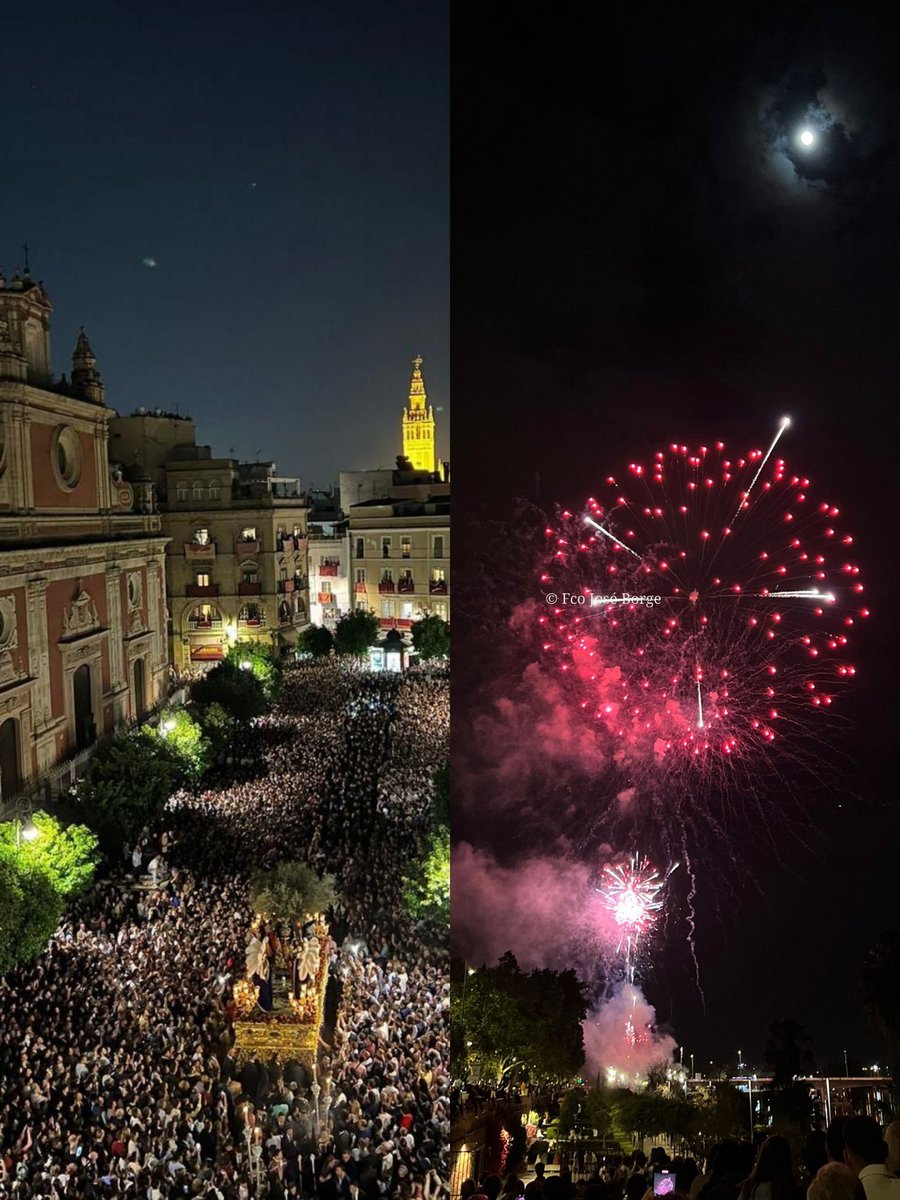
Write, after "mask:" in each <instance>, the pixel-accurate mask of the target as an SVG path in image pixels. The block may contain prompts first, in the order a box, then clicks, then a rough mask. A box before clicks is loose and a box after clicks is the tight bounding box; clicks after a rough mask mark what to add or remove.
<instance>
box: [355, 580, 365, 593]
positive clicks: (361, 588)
mask: <svg viewBox="0 0 900 1200" xmlns="http://www.w3.org/2000/svg"><path fill="white" fill-rule="evenodd" d="M353 590H354V592H356V594H357V596H364V595H365V594H366V585H365V584H364V583H355V584H354V585H353Z"/></svg>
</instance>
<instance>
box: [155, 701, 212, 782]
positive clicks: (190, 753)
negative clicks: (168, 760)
mask: <svg viewBox="0 0 900 1200" xmlns="http://www.w3.org/2000/svg"><path fill="white" fill-rule="evenodd" d="M157 733H158V734H159V736H160V737H161V738H163V739H164V740H165V742H166V745H167V746H168V747H169V748H170V750H172V751H173V752H174V754H175V755H176V757H177V758H178V759H179V760H180V764H181V769H182V771H183V772H184V775H185V778H187V779H190V780H191V782H193V783H196V782H197V781H198V780H199V779H201V778H202V776H203V775H204V774H205V773H206V771H207V770H208V769H209V765H210V762H211V761H212V743H211V742H210V739H209V738H208V737H207V736H206V734H205V733H204V731H203V726H202V725H201V724H200V721H199V720H198V719H196V718H195V717H194V716H193V714H192V713H190V712H188V710H187V709H186V708H170V709H167V710H166V711H165V712H164V713H163V714H162V716H161V717H160V721H159V725H158V726H157Z"/></svg>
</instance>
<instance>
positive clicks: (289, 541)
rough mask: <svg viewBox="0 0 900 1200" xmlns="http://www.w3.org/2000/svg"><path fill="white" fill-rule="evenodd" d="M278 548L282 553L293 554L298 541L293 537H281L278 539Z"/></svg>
mask: <svg viewBox="0 0 900 1200" xmlns="http://www.w3.org/2000/svg"><path fill="white" fill-rule="evenodd" d="M278 549H279V550H280V551H281V553H282V554H293V553H294V550H295V549H296V543H295V542H294V539H293V538H292V537H280V538H279V539H278Z"/></svg>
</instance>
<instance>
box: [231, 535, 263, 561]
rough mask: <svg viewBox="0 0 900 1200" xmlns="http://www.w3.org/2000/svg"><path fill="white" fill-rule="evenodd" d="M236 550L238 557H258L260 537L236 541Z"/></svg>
mask: <svg viewBox="0 0 900 1200" xmlns="http://www.w3.org/2000/svg"><path fill="white" fill-rule="evenodd" d="M234 548H235V550H236V552H237V556H238V558H257V557H258V555H259V549H260V546H259V538H256V539H255V540H254V541H252V542H250V541H247V542H244V541H241V542H235V547H234Z"/></svg>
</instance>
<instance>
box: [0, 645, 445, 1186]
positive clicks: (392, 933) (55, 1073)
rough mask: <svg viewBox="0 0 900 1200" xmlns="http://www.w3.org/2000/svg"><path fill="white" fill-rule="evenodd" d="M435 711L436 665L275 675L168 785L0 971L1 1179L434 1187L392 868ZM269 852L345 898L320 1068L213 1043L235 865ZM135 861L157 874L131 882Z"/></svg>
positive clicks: (415, 985) (440, 1023)
mask: <svg viewBox="0 0 900 1200" xmlns="http://www.w3.org/2000/svg"><path fill="white" fill-rule="evenodd" d="M448 722H449V692H448V682H447V679H446V677H444V676H441V675H439V674H426V673H422V674H415V673H411V674H409V675H408V676H406V677H404V678H403V679H400V678H398V677H392V676H371V675H367V674H361V673H359V672H355V671H353V670H348V669H346V668H343V667H341V666H339V665H337V664H334V663H333V662H332V663H327V664H310V665H305V666H301V667H298V668H295V669H292V670H289V671H288V672H287V674H286V682H285V688H284V692H283V694H282V697H281V699H280V700H279V702H278V704H277V706H276V708H275V710H274V711H273V712H272V714H270V715H269V716H267V717H265V718H263V719H261V720H259V721H258V722H257V723H256V725H255V726H254V727H253V728H252V729H251V730H249V731H248V733H247V734H245V735H244V737H243V739H242V741H241V742H240V743H239V744H237V745H236V746H235V747H234V752H233V755H232V756H231V760H230V761H229V762H228V763H227V764H226V765H225V766H224V767H223V768H222V771H221V778H219V779H218V781H217V783H216V786H214V787H208V788H207V789H206V790H203V791H200V792H198V793H197V794H194V793H191V792H188V791H184V792H180V793H178V794H177V795H176V796H174V797H173V799H172V801H171V804H170V810H169V812H168V814H167V824H166V829H165V831H164V833H163V834H162V835H161V836H154V837H153V838H149V837H148V838H147V839H146V840H145V843H144V844H143V845H141V846H139V847H137V848H131V847H127V848H126V850H125V853H124V855H123V864H122V868H121V870H116V871H114V872H113V873H112V875H111V876H110V877H108V878H105V879H104V880H101V881H100V882H99V883H98V884H97V885H95V887H94V888H93V889H92V891H91V892H90V893H89V895H88V896H87V897H86V898H84V899H83V900H82V901H80V902H79V903H78V905H77V906H75V907H74V908H73V910H72V911H71V912H70V913H69V914H68V915H67V917H66V920H65V923H64V924H63V925H62V926H61V927H60V929H59V930H58V932H57V934H56V936H55V937H54V939H53V941H52V943H51V945H50V947H49V948H48V950H47V952H46V953H45V954H44V955H42V956H41V958H39V959H38V960H37V961H36V962H34V963H32V964H30V965H29V966H27V967H24V968H20V969H18V970H16V971H15V972H13V973H11V974H10V975H9V976H8V977H7V978H6V979H5V980H3V981H0V1012H2V1017H0V1197H3V1198H6V1197H16V1198H17V1200H39V1198H41V1200H43V1198H66V1200H69V1198H73V1200H74V1198H78V1200H80V1198H82V1197H85V1198H88V1200H92V1198H94V1197H108V1196H116V1197H119V1196H131V1197H134V1198H135V1200H174V1198H175V1197H213V1198H217V1200H245V1198H246V1200H249V1197H252V1196H265V1197H271V1198H273V1200H281V1198H282V1197H297V1196H301V1195H302V1196H313V1195H315V1196H318V1197H320V1198H321V1200H356V1198H357V1197H358V1198H359V1200H364V1198H371V1200H377V1198H379V1197H395V1196H396V1197H401V1198H403V1200H437V1198H438V1197H439V1196H440V1195H441V1193H445V1192H446V1189H447V1185H446V1177H447V1170H446V1165H447V1150H446V1147H447V1142H448V1135H449V1088H450V1081H449V1068H448V1020H449V975H448V969H447V950H446V933H445V931H444V935H443V936H442V935H441V931H439V930H427V929H424V928H421V927H418V926H416V925H415V924H414V923H413V921H412V920H411V919H410V918H409V917H408V916H407V914H406V911H405V909H404V905H403V902H402V883H403V876H404V873H405V872H406V871H407V869H408V867H409V864H410V863H411V862H412V861H414V860H415V858H416V855H417V854H418V852H419V850H420V848H421V845H422V841H423V837H424V836H425V832H426V829H427V822H428V809H429V805H430V803H431V800H432V791H433V776H434V772H435V770H436V769H437V768H438V767H439V766H441V765H442V764H443V763H444V762H445V761H446V759H447V753H448V748H447V739H448ZM135 849H137V851H138V853H137V854H135ZM285 858H300V859H304V860H305V861H307V862H309V863H310V864H311V865H312V866H314V867H315V868H316V869H317V870H318V871H319V872H320V873H325V872H327V873H329V874H331V875H333V876H334V877H335V880H336V889H337V892H338V894H339V897H340V900H339V903H338V905H337V906H336V909H335V911H334V913H333V914H332V915H331V934H332V938H333V939H334V947H333V950H332V961H331V966H330V974H331V983H330V986H329V992H328V995H327V1003H326V1024H325V1027H324V1028H323V1034H322V1037H323V1045H322V1050H321V1054H320V1057H319V1061H318V1064H317V1068H316V1075H315V1077H312V1076H311V1074H310V1070H309V1069H308V1067H304V1066H302V1065H300V1064H297V1063H294V1064H286V1065H285V1066H284V1067H279V1066H277V1065H276V1064H272V1063H268V1064H267V1063H249V1064H244V1065H242V1066H239V1065H238V1064H237V1063H236V1062H235V1060H234V1058H233V1056H232V1055H231V1054H230V1050H231V1047H232V1042H233V1034H232V1032H231V1030H230V1027H229V1024H228V1021H227V1017H226V1013H227V1008H228V1003H229V1000H230V994H231V988H232V985H233V983H234V982H235V981H236V979H238V978H240V976H241V975H242V974H243V970H244V948H245V944H246V941H247V935H248V931H249V929H250V927H251V923H252V919H253V917H252V913H251V912H250V909H249V907H248V878H249V875H250V873H251V872H252V871H253V870H254V869H257V868H260V867H263V868H264V867H266V866H271V865H272V864H274V863H276V862H277V861H279V860H281V859H285ZM147 862H153V863H154V871H155V874H156V876H157V878H158V879H159V881H160V882H159V885H158V887H157V888H156V889H148V888H136V887H135V886H134V884H135V876H136V871H137V872H140V871H141V870H142V869H143V868H142V866H141V864H142V863H147ZM317 1092H318V1094H317Z"/></svg>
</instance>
